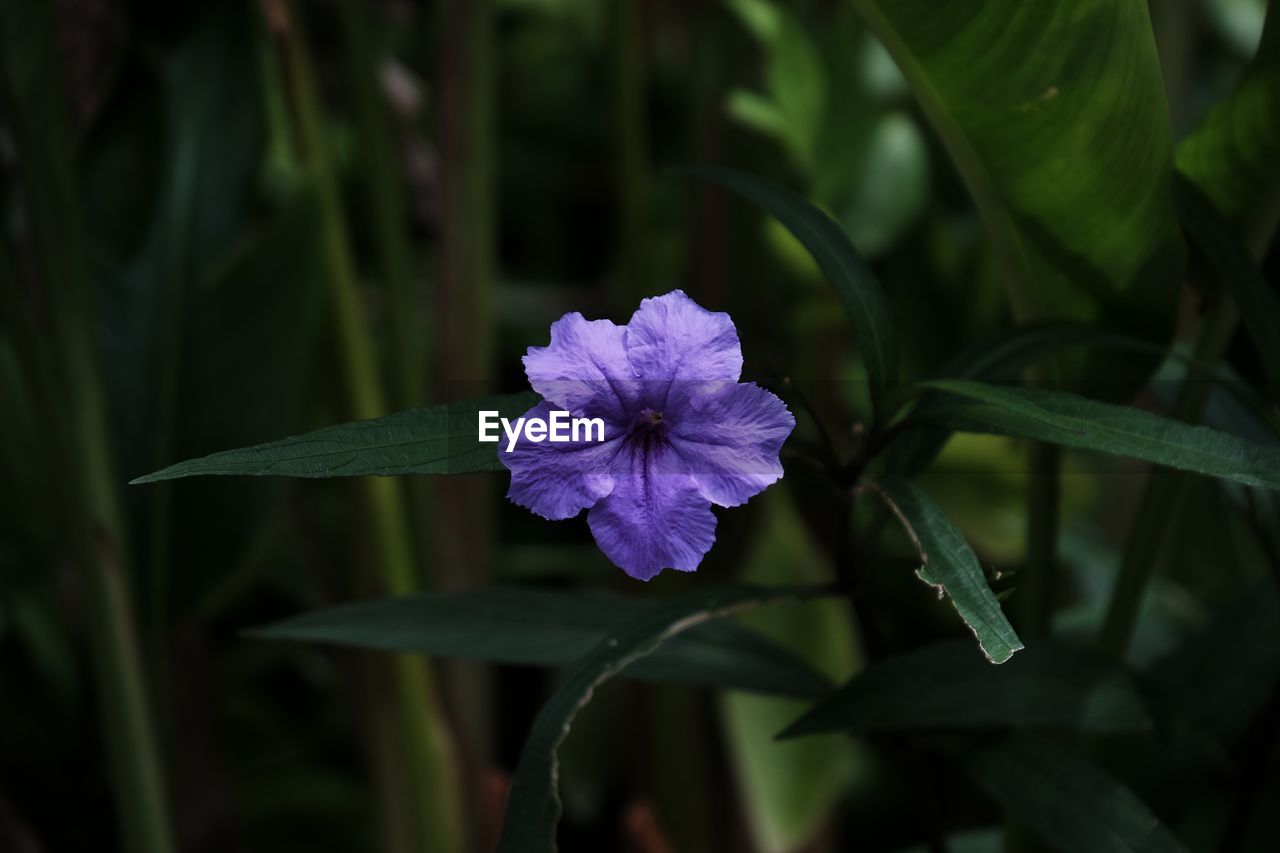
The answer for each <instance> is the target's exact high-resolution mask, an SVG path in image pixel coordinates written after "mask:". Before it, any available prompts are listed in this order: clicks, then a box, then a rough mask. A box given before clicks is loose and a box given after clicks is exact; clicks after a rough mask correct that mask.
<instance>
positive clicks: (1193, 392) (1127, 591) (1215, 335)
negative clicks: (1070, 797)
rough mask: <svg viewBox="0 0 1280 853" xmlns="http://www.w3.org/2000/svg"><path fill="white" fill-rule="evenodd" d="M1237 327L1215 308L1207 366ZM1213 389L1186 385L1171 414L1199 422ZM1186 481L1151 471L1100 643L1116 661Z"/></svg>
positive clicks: (1229, 307)
mask: <svg viewBox="0 0 1280 853" xmlns="http://www.w3.org/2000/svg"><path fill="white" fill-rule="evenodd" d="M1238 323H1239V312H1238V311H1237V310H1236V307H1235V305H1234V304H1233V303H1231V302H1227V301H1223V302H1219V303H1217V304H1215V306H1214V307H1213V310H1212V311H1210V313H1209V316H1208V317H1207V318H1206V319H1205V322H1204V327H1203V328H1202V330H1201V333H1200V340H1199V342H1198V343H1197V345H1196V353H1195V354H1196V358H1197V359H1198V360H1200V361H1203V362H1208V363H1213V362H1217V361H1219V360H1220V359H1221V358H1222V355H1223V353H1225V352H1226V349H1227V344H1229V343H1230V342H1231V336H1232V335H1233V334H1234V333H1235V329H1236V326H1237V324H1238ZM1212 388H1213V383H1212V382H1210V381H1208V380H1204V379H1193V378H1191V377H1188V378H1187V379H1185V380H1183V383H1182V387H1181V389H1180V390H1179V392H1178V398H1177V400H1176V401H1175V402H1174V405H1173V409H1172V411H1171V412H1170V414H1171V415H1172V416H1173V417H1174V418H1177V419H1178V420H1183V421H1194V420H1196V419H1197V418H1199V417H1200V414H1201V413H1202V412H1203V411H1204V407H1205V404H1206V403H1207V402H1208V399H1209V393H1210V391H1211V390H1212ZM1184 481H1185V475H1183V474H1180V473H1178V472H1176V471H1174V470H1172V469H1170V468H1154V469H1152V471H1151V475H1150V477H1149V478H1148V480H1147V487H1146V490H1145V491H1144V493H1143V496H1142V502H1141V504H1140V505H1139V507H1138V513H1137V515H1136V516H1135V518H1134V522H1133V527H1132V529H1131V530H1130V531H1129V540H1128V544H1127V546H1126V547H1125V551H1124V557H1123V559H1122V561H1121V564H1120V574H1119V576H1118V577H1117V578H1116V586H1115V589H1114V590H1113V591H1112V593H1111V603H1110V605H1109V606H1108V608H1107V615H1106V618H1105V619H1104V621H1103V624H1102V633H1101V636H1100V638H1099V643H1100V645H1101V646H1102V648H1103V650H1104V651H1106V652H1107V653H1109V654H1111V655H1114V656H1116V657H1123V656H1124V655H1125V653H1126V652H1127V651H1128V648H1129V641H1130V640H1131V639H1132V637H1133V629H1134V626H1135V625H1136V623H1137V619H1138V611H1139V609H1140V608H1141V605H1142V596H1143V593H1144V592H1145V591H1146V588H1147V583H1148V582H1149V581H1150V580H1151V578H1152V577H1153V576H1154V575H1155V573H1156V569H1157V567H1158V566H1159V564H1160V557H1161V551H1162V550H1163V548H1164V543H1165V539H1166V536H1167V534H1168V531H1169V527H1170V525H1169V520H1170V519H1171V518H1172V517H1173V514H1174V510H1175V509H1176V508H1177V505H1178V501H1179V499H1180V497H1181V493H1182V484H1183V482H1184Z"/></svg>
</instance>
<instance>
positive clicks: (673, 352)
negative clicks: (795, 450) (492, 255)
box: [500, 290, 795, 580]
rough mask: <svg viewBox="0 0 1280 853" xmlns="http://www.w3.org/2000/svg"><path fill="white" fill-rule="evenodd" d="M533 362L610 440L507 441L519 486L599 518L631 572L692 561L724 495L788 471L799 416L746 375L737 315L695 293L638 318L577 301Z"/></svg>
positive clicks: (540, 410) (558, 397) (660, 302)
mask: <svg viewBox="0 0 1280 853" xmlns="http://www.w3.org/2000/svg"><path fill="white" fill-rule="evenodd" d="M524 367H525V373H526V374H527V375H528V377H529V384H530V385H531V386H533V390H535V391H537V392H538V393H539V394H540V395H542V397H543V399H544V400H545V401H546V402H542V403H539V404H538V405H537V406H534V407H533V408H532V409H531V410H529V412H528V413H526V415H525V419H526V421H527V420H529V419H530V418H539V419H543V420H546V419H548V418H549V413H550V412H551V411H552V410H553V409H562V410H565V411H568V412H569V413H570V414H571V415H572V416H574V417H590V418H600V419H602V420H603V421H604V423H605V440H604V441H602V442H600V441H582V442H572V443H571V442H561V443H553V442H550V441H542V442H539V443H535V442H533V441H529V440H527V439H526V438H525V437H524V435H523V434H522V436H521V439H520V440H519V441H517V442H516V444H515V447H514V448H513V449H512V450H510V451H508V450H507V449H506V447H505V446H503V447H501V448H500V458H501V459H502V462H503V464H504V465H506V466H507V468H509V469H510V470H511V488H510V490H508V492H507V497H508V498H509V499H510V500H512V501H513V502H515V503H517V504H519V505H520V506H523V507H526V508H528V509H530V510H532V511H533V512H534V513H536V514H537V515H540V516H542V517H543V518H547V519H564V518H572V517H573V516H575V515H577V514H578V513H579V512H581V511H582V510H584V509H589V510H590V512H589V513H588V514H587V522H588V524H589V525H590V527H591V533H592V535H593V536H594V537H595V540H596V543H597V544H598V545H599V546H600V549H601V550H602V551H604V553H605V554H606V555H607V556H608V557H609V559H610V560H612V561H613V562H614V563H615V564H617V565H618V566H619V567H621V568H622V569H623V570H624V571H625V572H626V573H627V574H629V575H631V576H632V577H634V578H639V579H640V580H649V579H650V578H652V577H654V576H655V575H657V574H658V573H659V572H661V571H662V570H663V569H666V568H671V569H677V570H679V571H682V572H691V571H693V570H695V569H696V568H697V567H698V564H699V563H700V562H701V561H702V557H703V555H705V554H706V553H707V551H708V550H709V549H710V548H711V545H712V543H713V542H714V541H715V528H716V517H715V516H714V515H713V514H712V513H711V504H716V505H718V506H738V505H740V504H743V503H745V502H746V501H747V499H748V498H750V497H751V496H752V495H755V494H757V493H759V492H761V491H763V490H764V489H765V488H766V487H768V486H769V485H770V484H772V483H774V482H776V481H777V480H778V479H779V478H781V477H782V465H781V463H780V462H779V461H778V452H779V451H780V450H781V448H782V443H783V442H784V441H786V439H787V436H788V435H790V434H791V430H792V429H793V428H794V427H795V418H793V417H792V416H791V413H790V412H789V411H787V407H786V406H785V405H783V403H782V401H781V400H779V399H778V398H777V397H775V396H774V395H773V394H771V393H769V392H768V391H766V390H764V389H763V388H760V387H759V386H758V385H755V384H753V383H749V382H746V383H744V382H739V381H738V378H739V377H740V376H741V374H742V348H741V346H740V345H739V343H738V333H737V330H736V329H735V328H734V326H733V321H732V320H730V319H729V315H728V314H724V313H715V312H711V311H708V310H706V309H705V308H703V307H702V306H700V305H698V304H697V303H696V302H694V301H693V300H692V299H690V298H689V297H688V296H685V294H684V293H683V292H682V291H679V290H676V291H673V292H671V293H668V294H667V295H665V296H658V297H654V298H652V299H646V300H644V301H643V302H641V303H640V308H639V310H637V311H636V313H635V314H633V315H632V317H631V322H629V323H628V324H627V325H625V326H617V325H614V324H613V323H612V322H610V321H608V320H587V319H585V318H584V317H583V316H582V315H581V314H579V313H577V312H576V311H575V312H573V313H571V314H566V315H564V316H563V317H561V318H560V319H559V320H558V321H556V322H555V323H552V324H551V345H550V346H546V347H530V348H529V352H528V354H527V355H526V356H525V357H524Z"/></svg>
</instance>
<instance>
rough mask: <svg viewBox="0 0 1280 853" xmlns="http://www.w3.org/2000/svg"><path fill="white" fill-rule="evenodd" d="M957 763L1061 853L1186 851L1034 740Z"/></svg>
mask: <svg viewBox="0 0 1280 853" xmlns="http://www.w3.org/2000/svg"><path fill="white" fill-rule="evenodd" d="M962 763H963V764H964V767H965V770H966V771H967V772H968V773H969V775H971V776H972V777H973V778H974V779H975V780H976V781H977V782H978V784H979V785H981V786H982V787H983V788H984V789H985V790H986V792H987V793H988V794H989V795H990V796H991V798H992V799H994V800H995V801H996V802H998V803H1000V805H1002V806H1004V808H1005V810H1006V811H1008V813H1009V815H1010V816H1011V817H1012V818H1013V819H1014V820H1016V821H1018V822H1019V823H1021V824H1023V825H1025V826H1027V827H1028V828H1030V829H1032V830H1034V831H1035V832H1036V833H1037V834H1039V835H1040V836H1041V837H1042V838H1044V840H1045V841H1047V842H1049V843H1050V844H1051V845H1052V846H1053V847H1054V848H1055V849H1057V850H1061V851H1063V853H1182V851H1185V850H1186V849H1187V848H1186V847H1185V846H1184V845H1183V844H1182V842H1181V841H1179V840H1178V838H1177V837H1176V836H1175V835H1174V834H1173V833H1172V832H1170V831H1169V829H1168V828H1167V827H1166V826H1165V825H1164V824H1162V823H1161V822H1160V820H1159V819H1158V818H1157V817H1156V816H1155V815H1154V814H1152V813H1151V810H1150V809H1148V808H1147V806H1146V805H1145V804H1144V803H1143V802H1142V801H1141V800H1139V799H1138V798H1137V797H1136V796H1134V794H1133V792H1132V791H1130V790H1129V789H1128V788H1127V787H1125V786H1124V785H1123V784H1122V783H1120V782H1119V781H1117V780H1116V779H1114V778H1113V777H1111V776H1110V775H1108V774H1107V773H1106V772H1104V771H1103V770H1102V769H1100V768H1098V767H1095V766H1094V765H1092V764H1090V763H1088V762H1087V761H1084V760H1083V759H1081V758H1078V757H1076V756H1074V755H1072V754H1070V753H1067V752H1064V751H1063V750H1062V749H1060V748H1058V747H1056V746H1054V745H1053V744H1051V743H1049V742H1048V741H1045V740H1042V739H1040V738H1038V737H1036V736H1034V735H1014V736H1013V737H1010V738H1008V739H1007V740H1006V741H1004V742H1003V743H1002V744H1000V745H999V746H996V747H993V748H991V749H985V750H982V751H979V752H976V753H973V754H971V755H969V756H968V757H967V758H965V759H964V760H963V762H962Z"/></svg>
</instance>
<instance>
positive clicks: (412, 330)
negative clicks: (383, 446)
mask: <svg viewBox="0 0 1280 853" xmlns="http://www.w3.org/2000/svg"><path fill="white" fill-rule="evenodd" d="M372 12H373V10H372V9H371V8H370V7H369V6H368V4H366V3H362V2H359V0H343V3H342V24H343V26H342V30H343V32H344V33H345V35H346V37H347V50H348V52H349V56H348V67H349V68H350V73H351V82H352V88H353V89H354V91H355V98H354V99H353V100H354V101H355V107H356V140H357V143H358V152H359V158H358V159H359V162H360V177H361V180H362V183H363V184H364V190H365V208H366V209H367V210H368V212H369V217H370V220H371V222H372V229H373V238H374V247H375V249H376V250H377V255H378V262H379V265H380V267H381V272H382V276H383V278H384V279H385V281H386V286H387V297H388V299H387V306H388V311H387V315H388V321H389V322H388V327H389V329H390V332H391V352H392V359H391V362H392V363H391V365H390V370H389V375H390V377H391V391H392V393H391V402H392V405H393V406H394V408H396V409H408V408H413V407H415V406H421V405H422V404H423V401H424V400H426V399H427V396H428V395H427V376H428V370H427V352H428V346H427V326H426V323H425V322H422V320H423V314H424V310H423V309H424V307H425V306H424V305H423V304H422V303H421V302H420V297H421V296H422V294H421V293H420V292H419V291H418V290H417V288H416V287H415V284H414V269H413V252H412V251H411V247H410V243H409V235H408V229H407V225H406V216H407V214H408V206H407V202H406V198H405V192H404V185H403V181H402V180H401V178H400V176H399V175H398V174H397V170H396V167H395V164H396V163H398V162H399V156H398V153H397V151H396V145H395V141H394V138H393V133H392V122H391V118H392V117H391V115H390V112H389V110H388V108H387V106H386V101H387V99H386V97H385V96H384V94H383V90H382V86H381V84H380V82H379V79H378V63H379V56H378V53H377V51H376V50H375V47H374V43H373V41H374V40H373V33H372V32H371V26H370V21H369V15H370V14H372ZM405 487H406V489H407V491H408V500H409V511H410V516H411V517H412V518H413V520H414V522H415V523H414V524H413V532H414V534H415V538H414V542H415V544H416V546H417V549H418V553H419V554H420V555H426V554H430V553H431V549H432V537H431V525H430V524H429V523H428V519H430V518H431V516H432V503H433V502H432V499H431V498H432V494H431V488H430V483H429V482H428V480H427V479H426V478H424V477H412V478H409V480H408V481H407V482H406V484H405Z"/></svg>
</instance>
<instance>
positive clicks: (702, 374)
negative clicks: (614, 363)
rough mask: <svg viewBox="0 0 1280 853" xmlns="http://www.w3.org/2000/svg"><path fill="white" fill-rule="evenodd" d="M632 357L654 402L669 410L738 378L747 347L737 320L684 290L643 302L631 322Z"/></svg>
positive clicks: (629, 346) (629, 347)
mask: <svg viewBox="0 0 1280 853" xmlns="http://www.w3.org/2000/svg"><path fill="white" fill-rule="evenodd" d="M626 345H627V358H628V359H630V361H631V367H632V369H633V370H634V372H635V375H636V376H638V377H639V378H640V379H641V381H642V383H643V384H644V386H645V396H646V402H647V404H648V405H650V406H652V407H654V408H656V409H658V410H659V411H665V409H666V408H667V407H669V406H671V405H679V404H680V403H679V401H680V400H683V399H688V398H690V397H698V396H701V394H702V393H703V392H702V390H701V388H702V386H703V385H704V384H705V383H708V382H711V383H717V384H718V383H719V382H723V381H729V382H737V381H738V377H739V376H741V375H742V345H741V344H740V343H739V342H738V330H737V329H736V328H734V325H733V320H731V319H730V318H729V315H728V314H725V313H723V312H713V311H708V310H707V309H706V308H703V307H702V306H701V305H699V304H698V303H696V302H694V301H693V300H692V299H690V298H689V297H688V296H685V294H684V291H682V290H673V291H672V292H671V293H668V294H666V295H665V296H655V297H653V298H651V299H646V300H644V301H643V302H641V303H640V308H639V309H637V311H636V313H635V314H633V315H632V316H631V321H630V322H629V323H627V333H626Z"/></svg>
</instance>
